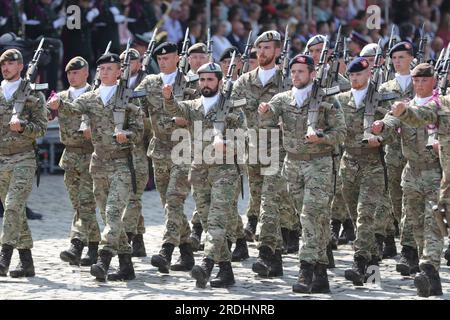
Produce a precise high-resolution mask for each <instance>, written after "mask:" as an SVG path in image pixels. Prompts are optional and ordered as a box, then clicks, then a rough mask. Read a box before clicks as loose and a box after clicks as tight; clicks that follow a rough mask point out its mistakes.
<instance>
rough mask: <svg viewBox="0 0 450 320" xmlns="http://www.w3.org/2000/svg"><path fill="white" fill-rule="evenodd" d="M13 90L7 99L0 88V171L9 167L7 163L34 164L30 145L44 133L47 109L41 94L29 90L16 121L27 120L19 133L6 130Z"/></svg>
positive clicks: (13, 97) (11, 109) (11, 106)
mask: <svg viewBox="0 0 450 320" xmlns="http://www.w3.org/2000/svg"><path fill="white" fill-rule="evenodd" d="M16 98H17V91H16V92H15V93H14V94H13V96H12V98H11V99H10V100H9V101H6V99H5V96H4V95H3V90H2V88H1V87H0V120H1V123H0V170H10V169H11V166H10V165H14V164H15V163H18V162H20V163H21V165H30V166H35V165H36V160H35V154H34V151H33V144H34V143H35V141H36V138H39V137H42V136H44V134H45V132H46V130H47V122H48V120H47V109H46V108H45V97H44V95H43V94H42V93H41V92H33V93H32V94H31V95H30V96H29V97H28V99H27V101H26V103H25V106H24V108H23V111H22V114H21V115H20V116H19V119H20V120H25V121H26V122H27V124H26V126H25V129H24V131H23V132H22V133H17V132H13V131H11V130H10V126H9V122H10V121H11V117H12V113H13V107H14V102H15V100H16Z"/></svg>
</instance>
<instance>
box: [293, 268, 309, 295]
mask: <svg viewBox="0 0 450 320" xmlns="http://www.w3.org/2000/svg"><path fill="white" fill-rule="evenodd" d="M313 275H314V264H312V263H309V262H306V261H300V272H299V274H298V279H297V282H296V283H294V284H293V285H292V291H293V292H296V293H311V289H312V281H313Z"/></svg>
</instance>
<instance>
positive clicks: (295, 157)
mask: <svg viewBox="0 0 450 320" xmlns="http://www.w3.org/2000/svg"><path fill="white" fill-rule="evenodd" d="M287 154H288V158H289V159H291V160H301V161H309V160H313V159H317V158H323V157H327V156H328V157H331V152H329V151H327V152H318V153H306V154H305V153H303V154H300V153H292V152H289V151H288V152H287Z"/></svg>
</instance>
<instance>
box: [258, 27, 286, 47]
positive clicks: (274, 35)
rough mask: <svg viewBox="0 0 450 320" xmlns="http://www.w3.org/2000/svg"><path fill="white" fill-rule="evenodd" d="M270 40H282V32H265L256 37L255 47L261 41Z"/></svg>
mask: <svg viewBox="0 0 450 320" xmlns="http://www.w3.org/2000/svg"><path fill="white" fill-rule="evenodd" d="M269 41H281V35H280V33H279V32H277V31H275V30H270V31H266V32H264V33H263V34H261V35H260V36H259V37H258V38H256V40H255V47H257V46H258V44H259V43H260V42H269Z"/></svg>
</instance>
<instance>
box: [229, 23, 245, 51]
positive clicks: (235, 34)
mask: <svg viewBox="0 0 450 320" xmlns="http://www.w3.org/2000/svg"><path fill="white" fill-rule="evenodd" d="M244 34H245V29H244V24H243V23H242V22H241V21H233V22H232V24H231V33H230V34H229V35H228V37H227V39H228V41H230V43H231V45H233V46H234V47H236V48H238V50H239V52H241V53H242V52H244V49H245V42H246V40H245V39H244Z"/></svg>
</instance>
